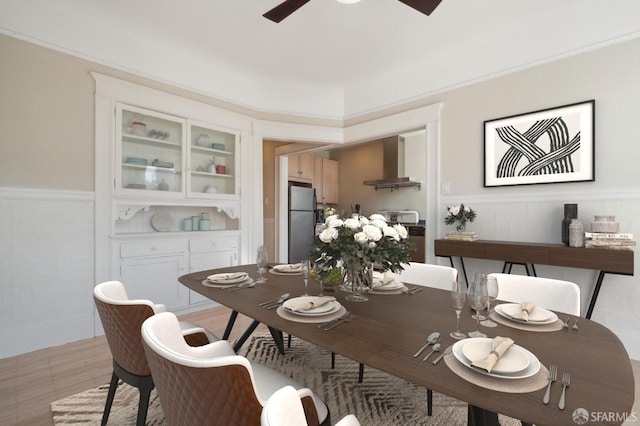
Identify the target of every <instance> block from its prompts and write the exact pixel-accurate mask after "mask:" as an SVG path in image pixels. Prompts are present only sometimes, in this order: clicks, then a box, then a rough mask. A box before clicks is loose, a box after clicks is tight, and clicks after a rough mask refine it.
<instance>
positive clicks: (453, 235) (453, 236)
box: [444, 231, 478, 241]
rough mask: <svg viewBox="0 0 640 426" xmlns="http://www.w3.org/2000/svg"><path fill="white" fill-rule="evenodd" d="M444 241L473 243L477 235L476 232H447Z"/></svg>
mask: <svg viewBox="0 0 640 426" xmlns="http://www.w3.org/2000/svg"><path fill="white" fill-rule="evenodd" d="M444 239H445V240H458V241H475V240H477V239H478V233H477V232H464V231H462V232H460V231H455V232H447V234H446V235H445V236H444Z"/></svg>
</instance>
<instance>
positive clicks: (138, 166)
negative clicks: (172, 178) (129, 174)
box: [122, 163, 182, 175]
mask: <svg viewBox="0 0 640 426" xmlns="http://www.w3.org/2000/svg"><path fill="white" fill-rule="evenodd" d="M122 167H123V168H127V169H134V170H141V171H142V170H144V171H147V170H150V171H155V172H160V173H171V174H176V175H179V174H181V173H182V171H180V170H176V169H170V168H167V167H156V166H144V165H142V164H131V163H122Z"/></svg>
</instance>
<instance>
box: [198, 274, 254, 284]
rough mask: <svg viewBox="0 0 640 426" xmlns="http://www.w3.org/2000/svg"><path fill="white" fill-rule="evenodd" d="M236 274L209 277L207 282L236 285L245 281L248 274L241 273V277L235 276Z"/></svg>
mask: <svg viewBox="0 0 640 426" xmlns="http://www.w3.org/2000/svg"><path fill="white" fill-rule="evenodd" d="M235 274H236V272H226V273H222V274H214V275H209V276H208V277H207V280H209V281H211V282H212V283H214V284H236V283H239V282H242V281H244V280H246V279H247V278H248V277H249V274H247V273H245V272H243V273H242V274H241V275H238V276H236V275H235Z"/></svg>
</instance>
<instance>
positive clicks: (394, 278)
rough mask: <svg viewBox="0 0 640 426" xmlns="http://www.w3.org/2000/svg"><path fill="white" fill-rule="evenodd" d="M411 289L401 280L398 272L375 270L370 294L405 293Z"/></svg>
mask: <svg viewBox="0 0 640 426" xmlns="http://www.w3.org/2000/svg"><path fill="white" fill-rule="evenodd" d="M408 292H409V289H408V288H407V286H405V285H404V283H403V282H402V281H400V279H399V276H398V275H397V274H394V273H391V272H379V271H373V274H372V280H371V289H370V290H369V291H368V293H369V294H386V295H389V294H403V293H408Z"/></svg>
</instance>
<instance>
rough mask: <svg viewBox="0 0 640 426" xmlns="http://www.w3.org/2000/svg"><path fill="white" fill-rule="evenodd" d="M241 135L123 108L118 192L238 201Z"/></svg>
mask: <svg viewBox="0 0 640 426" xmlns="http://www.w3.org/2000/svg"><path fill="white" fill-rule="evenodd" d="M239 140H240V133H239V132H238V131H235V130H232V129H226V128H223V127H217V126H214V125H211V124H207V123H203V122H198V121H195V120H190V119H188V118H180V117H175V116H171V115H167V114H163V113H159V112H155V111H151V110H146V109H142V108H138V107H134V106H129V105H125V104H120V103H118V104H117V105H116V142H117V143H116V169H117V170H116V174H115V180H116V193H117V194H119V195H132V196H138V197H139V196H142V197H144V198H152V199H172V198H173V199H176V198H182V199H184V198H191V199H237V198H238V194H239V182H240V180H239V178H238V176H239V174H238V171H239V168H238V164H239V156H238V155H237V154H236V153H237V152H238V148H239Z"/></svg>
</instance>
